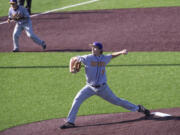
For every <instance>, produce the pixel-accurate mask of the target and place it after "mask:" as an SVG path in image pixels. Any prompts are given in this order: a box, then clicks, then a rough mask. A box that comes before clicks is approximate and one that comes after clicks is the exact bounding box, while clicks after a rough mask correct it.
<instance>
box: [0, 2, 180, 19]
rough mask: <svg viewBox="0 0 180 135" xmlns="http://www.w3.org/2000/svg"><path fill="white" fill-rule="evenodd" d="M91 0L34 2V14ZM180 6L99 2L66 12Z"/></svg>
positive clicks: (6, 6)
mask: <svg viewBox="0 0 180 135" xmlns="http://www.w3.org/2000/svg"><path fill="white" fill-rule="evenodd" d="M84 1H89V0H43V1H41V0H34V1H32V13H39V12H45V11H48V10H52V9H56V8H60V7H64V6H68V5H73V4H77V3H81V2H84ZM169 6H180V1H179V0H99V1H98V2H95V3H92V4H88V5H82V6H78V7H74V8H70V9H66V10H65V11H74V10H75V11H76V10H97V9H98V10H99V9H119V8H144V7H169ZM0 9H1V10H0V16H7V14H8V9H9V3H8V0H1V3H0Z"/></svg>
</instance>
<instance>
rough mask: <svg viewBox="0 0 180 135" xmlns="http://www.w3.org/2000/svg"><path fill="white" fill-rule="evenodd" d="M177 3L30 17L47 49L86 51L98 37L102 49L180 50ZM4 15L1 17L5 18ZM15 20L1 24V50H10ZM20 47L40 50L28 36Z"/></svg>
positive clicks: (26, 50) (178, 8) (27, 49)
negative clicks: (164, 6) (102, 46)
mask: <svg viewBox="0 0 180 135" xmlns="http://www.w3.org/2000/svg"><path fill="white" fill-rule="evenodd" d="M179 15H180V7H169V8H146V9H144V8H141V9H121V10H100V11H83V12H65V13H51V14H46V15H41V16H37V17H34V18H32V21H33V29H34V32H35V34H36V35H38V36H39V37H40V38H41V39H43V40H45V41H46V42H47V45H48V47H47V50H46V51H49V52H51V51H77V50H78V51H86V50H89V47H88V46H87V44H89V43H91V42H93V41H101V42H102V43H103V44H104V45H105V51H117V50H119V49H122V48H126V49H128V50H129V51H180V38H179V37H180V25H179V24H180V17H179ZM4 20H5V17H3V18H1V19H0V21H4ZM13 28H14V23H11V24H2V25H0V52H9V51H12V48H13V46H12V32H13ZM20 51H25V52H28V51H30V52H31V51H36V52H38V51H42V48H41V47H39V46H37V45H35V44H34V43H33V42H32V41H31V40H30V39H29V38H27V36H26V35H25V34H24V32H23V34H22V36H21V37H20Z"/></svg>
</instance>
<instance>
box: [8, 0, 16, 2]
mask: <svg viewBox="0 0 180 135" xmlns="http://www.w3.org/2000/svg"><path fill="white" fill-rule="evenodd" d="M9 3H17V0H9Z"/></svg>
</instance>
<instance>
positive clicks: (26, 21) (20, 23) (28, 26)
mask: <svg viewBox="0 0 180 135" xmlns="http://www.w3.org/2000/svg"><path fill="white" fill-rule="evenodd" d="M15 14H20V15H21V16H23V17H24V18H23V19H20V20H17V21H16V26H15V28H14V32H13V45H14V49H13V50H16V49H18V48H19V42H18V41H19V36H20V34H21V32H22V31H23V30H25V32H26V34H27V36H28V37H30V38H31V39H32V40H33V41H34V42H35V43H36V44H38V45H41V46H42V47H44V46H45V42H44V41H42V40H40V39H39V38H38V37H37V36H36V35H35V34H34V32H33V29H32V22H31V19H30V17H29V13H28V11H27V9H26V8H24V7H23V6H18V9H17V10H14V9H13V8H12V7H10V8H9V13H8V18H9V19H11V18H13V15H15Z"/></svg>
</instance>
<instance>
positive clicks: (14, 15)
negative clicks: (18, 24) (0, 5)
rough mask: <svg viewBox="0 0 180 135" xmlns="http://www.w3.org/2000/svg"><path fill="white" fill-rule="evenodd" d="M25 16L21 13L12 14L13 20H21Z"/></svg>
mask: <svg viewBox="0 0 180 135" xmlns="http://www.w3.org/2000/svg"><path fill="white" fill-rule="evenodd" d="M23 18H24V17H23V16H22V15H21V14H13V15H12V20H15V21H19V20H21V19H23Z"/></svg>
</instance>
